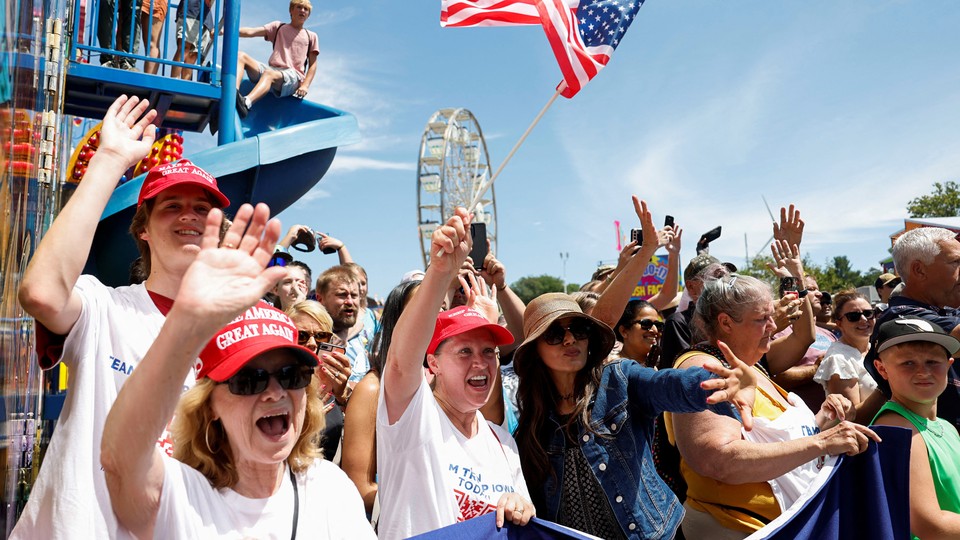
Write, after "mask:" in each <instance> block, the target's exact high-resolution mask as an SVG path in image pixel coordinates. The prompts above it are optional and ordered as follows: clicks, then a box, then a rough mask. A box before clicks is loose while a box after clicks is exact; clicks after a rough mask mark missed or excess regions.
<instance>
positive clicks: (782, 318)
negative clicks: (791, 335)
mask: <svg viewBox="0 0 960 540" xmlns="http://www.w3.org/2000/svg"><path fill="white" fill-rule="evenodd" d="M802 305H803V300H801V299H799V298H797V296H796V293H794V294H785V295H783V297H782V298H780V300H777V301H776V302H774V303H773V322H774V324H776V325H777V329H778V330H783V329H784V328H786V327H788V326H790V325H791V324H793V321H795V320H797V319H799V318H800V315H801V310H800V307H801V306H802Z"/></svg>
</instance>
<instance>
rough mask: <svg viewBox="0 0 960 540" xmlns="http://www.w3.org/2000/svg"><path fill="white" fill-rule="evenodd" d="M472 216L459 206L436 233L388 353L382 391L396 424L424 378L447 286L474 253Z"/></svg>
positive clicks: (389, 416)
mask: <svg viewBox="0 0 960 540" xmlns="http://www.w3.org/2000/svg"><path fill="white" fill-rule="evenodd" d="M470 219H471V218H470V215H469V214H468V213H467V211H466V210H465V209H463V208H457V210H456V212H455V213H454V215H453V217H451V218H450V219H448V220H447V222H446V224H444V225H443V226H442V227H439V228H437V230H436V231H434V232H433V239H432V242H431V243H430V253H431V257H430V266H429V267H428V268H427V271H426V274H425V275H424V277H423V281H422V282H421V283H420V289H418V290H417V294H415V295H413V298H412V299H411V300H410V304H409V305H407V307H406V308H404V310H403V314H402V315H400V320H398V321H397V326H396V328H395V329H394V333H393V336H394V339H393V343H391V345H390V351H389V352H387V362H386V365H385V366H384V372H383V380H382V384H381V391H382V392H383V397H384V402H385V404H386V406H387V421H388V422H389V423H391V424H393V423H396V422H397V421H398V420H399V419H400V417H401V416H403V413H404V411H406V410H407V406H408V405H409V404H410V400H412V399H413V396H414V394H416V392H417V388H419V387H420V382H421V380H422V379H423V358H424V355H425V354H426V352H427V347H428V346H429V344H430V339H431V338H432V337H433V328H434V325H435V323H436V320H437V313H439V312H440V305H441V304H442V303H443V299H444V295H445V294H446V292H447V286H448V285H449V283H450V282H451V281H452V280H453V279H454V278H455V277H456V275H457V272H458V271H459V270H460V265H461V264H463V261H464V260H466V258H467V255H468V254H469V253H470V247H471V246H470V231H469V227H470Z"/></svg>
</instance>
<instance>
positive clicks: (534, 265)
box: [188, 0, 960, 296]
mask: <svg viewBox="0 0 960 540" xmlns="http://www.w3.org/2000/svg"><path fill="white" fill-rule="evenodd" d="M286 6H287V4H286V2H283V1H281V0H278V1H276V2H269V3H267V2H246V3H245V4H244V9H243V13H242V24H243V25H244V26H257V25H259V24H262V23H265V22H268V21H270V20H274V19H280V20H289V17H288V14H287V9H286ZM439 13H440V2H439V0H416V1H410V0H405V1H397V0H336V1H322V0H315V4H314V10H313V14H312V16H311V18H310V20H309V21H308V26H309V27H310V29H312V30H314V31H316V32H317V33H318V34H319V37H320V47H321V52H320V64H319V73H318V76H317V78H316V79H315V81H314V83H313V86H312V88H311V91H310V94H309V95H308V97H307V98H308V99H311V100H315V101H318V102H322V103H325V104H328V105H331V106H334V107H337V108H340V109H343V110H346V111H349V112H351V113H353V114H354V115H356V117H357V118H358V120H359V122H360V126H361V131H362V135H363V142H361V143H360V144H357V145H354V146H350V147H345V148H342V149H341V150H340V151H339V153H338V155H337V158H336V159H335V161H334V164H333V166H332V168H331V170H330V172H329V173H328V174H327V176H326V177H325V178H324V179H323V181H322V182H321V183H320V184H319V185H318V186H317V187H316V188H314V190H313V191H312V192H311V193H310V194H308V196H307V197H305V198H304V199H303V200H301V201H300V202H299V203H297V204H296V205H295V206H293V207H291V208H290V209H288V210H286V211H284V212H283V213H282V214H281V215H280V218H281V220H282V221H283V223H284V226H285V228H286V226H288V225H289V224H291V223H304V224H308V225H310V226H312V227H314V228H315V229H317V230H322V231H325V232H328V233H329V234H331V235H333V236H336V237H338V238H340V239H342V240H344V241H345V242H346V243H347V245H348V246H349V248H350V250H351V252H352V253H353V255H354V258H355V259H356V260H357V262H359V263H360V264H362V265H363V266H364V267H366V268H367V270H368V272H369V274H370V290H371V292H372V293H376V294H379V295H381V296H385V295H386V294H387V292H389V290H390V288H391V287H392V286H393V285H394V284H395V283H397V281H398V280H399V278H400V276H401V275H402V274H403V273H404V272H405V271H407V270H410V269H413V268H416V267H418V266H420V265H421V262H420V251H419V243H418V237H417V229H416V225H417V219H416V160H417V155H418V150H419V143H420V136H421V134H422V131H423V128H424V124H425V123H426V121H427V119H428V118H429V116H430V114H431V113H432V112H434V111H435V110H437V109H439V108H442V107H465V108H468V109H470V110H471V111H473V113H474V114H475V115H476V116H477V118H478V120H479V122H480V125H481V127H482V128H483V131H484V133H485V134H486V135H487V146H488V148H489V151H490V158H491V162H492V163H493V165H494V167H496V165H498V164H499V163H500V162H501V160H502V159H503V158H504V157H505V156H506V154H507V152H508V151H509V150H510V148H511V147H512V146H513V144H514V142H516V140H517V139H518V138H519V137H520V135H521V134H522V133H523V130H524V129H525V128H526V127H527V125H528V124H529V122H530V121H531V120H532V119H533V117H534V116H535V115H536V113H537V111H538V110H539V109H540V108H541V107H542V106H543V105H544V104H545V103H546V101H547V100H548V99H549V98H550V96H551V95H552V93H553V89H554V87H555V85H556V84H557V83H558V82H559V80H560V72H559V69H558V68H557V65H556V63H555V60H554V58H553V56H552V53H551V51H550V48H549V45H548V43H547V40H546V37H545V36H544V33H543V31H542V29H540V28H539V27H511V28H469V29H462V28H440V25H439ZM957 28H960V3H957V2H955V1H930V0H923V1H886V2H883V1H869V2H868V1H850V2H823V1H821V2H799V1H789V2H786V1H785V2H767V1H759V0H749V1H748V0H744V1H739V2H718V1H715V0H713V1H706V0H687V1H667V0H648V1H647V3H646V4H645V5H644V6H643V8H642V9H641V10H640V13H639V16H638V18H637V20H636V21H635V22H634V23H633V25H632V26H631V27H630V30H629V31H628V33H627V35H626V37H625V38H624V40H623V41H622V43H621V45H620V47H619V48H618V49H617V51H616V53H615V55H614V56H613V59H612V60H611V62H610V64H609V65H608V66H607V67H606V68H605V69H604V70H603V71H602V72H601V73H600V75H599V76H598V77H597V78H596V79H594V81H593V82H591V83H590V84H589V85H587V87H586V88H585V89H584V90H583V91H582V92H581V93H580V94H579V95H578V96H576V97H575V98H574V99H572V100H566V99H564V98H560V99H559V100H558V101H557V102H556V103H555V104H554V106H553V107H552V109H551V110H550V111H549V112H548V113H547V115H546V116H545V118H544V119H543V121H542V122H541V123H540V125H539V126H538V127H537V128H536V129H535V130H534V132H533V133H532V135H531V136H530V138H529V139H528V140H527V142H526V144H525V145H524V146H523V147H522V148H521V150H520V151H519V152H518V154H517V155H516V156H515V157H514V159H513V160H512V162H511V163H510V164H509V165H508V166H507V168H506V169H505V171H504V173H503V174H502V175H501V177H500V178H499V179H498V180H497V183H496V192H497V203H498V205H497V213H498V216H499V229H500V244H499V253H498V255H499V258H500V259H501V260H502V261H503V262H504V263H505V264H506V266H507V270H508V279H509V280H510V281H514V280H516V279H518V278H520V277H523V276H527V275H533V274H542V273H547V274H552V275H556V276H560V275H561V274H562V272H563V266H562V263H561V258H560V253H561V252H566V253H569V254H570V256H569V260H568V262H567V265H566V278H567V280H568V281H573V282H578V283H581V282H583V281H585V280H587V279H589V276H590V274H591V273H592V272H593V270H594V268H595V267H596V265H597V262H598V261H599V260H605V261H609V260H612V259H615V258H616V255H617V251H616V249H615V243H616V240H615V237H614V233H613V221H614V220H621V221H622V222H623V223H624V230H625V231H627V230H629V228H630V227H631V226H633V225H634V224H635V223H636V217H635V214H634V213H633V209H632V206H631V204H630V195H631V194H637V195H639V196H641V197H642V198H645V199H646V200H648V201H649V202H650V204H651V208H652V210H653V212H654V219H655V222H656V223H658V224H659V223H662V220H663V215H664V214H667V213H669V214H672V215H674V216H675V217H676V220H677V223H678V224H679V225H680V226H682V227H683V228H684V231H685V234H684V240H685V241H684V249H683V258H684V260H688V259H689V258H690V257H692V256H693V254H694V245H695V244H696V240H697V238H699V236H700V234H702V233H703V232H705V231H706V230H708V229H710V228H712V227H714V226H716V225H723V236H722V237H721V238H720V240H718V241H716V242H715V243H714V244H713V245H712V248H711V252H712V253H713V254H715V255H717V256H719V257H721V258H724V259H727V260H731V261H733V262H735V263H737V264H742V262H743V260H744V254H745V249H744V235H746V238H747V244H748V248H749V254H750V255H751V256H753V255H754V254H755V253H756V252H757V251H758V250H760V249H761V248H762V247H763V243H764V242H765V241H766V240H767V239H768V238H769V236H770V233H771V227H770V219H769V217H768V215H767V211H766V209H765V208H764V205H763V201H762V200H761V195H764V196H766V198H767V200H768V201H769V202H770V205H771V206H772V207H773V209H774V211H775V212H776V211H777V209H778V208H779V207H780V206H781V205H786V204H789V203H791V202H793V203H796V204H797V205H798V206H799V208H800V209H801V211H802V214H803V216H804V218H805V220H806V222H807V230H806V234H805V238H804V245H803V246H802V250H803V251H804V252H806V253H809V254H810V256H812V258H813V259H814V260H815V261H817V262H821V263H822V262H824V261H826V260H827V259H828V258H829V257H832V256H834V255H847V256H848V257H849V258H850V259H851V261H852V262H853V265H854V267H856V268H859V269H862V270H866V269H868V268H869V267H871V266H877V262H878V261H879V260H880V259H882V258H884V257H885V256H887V248H888V247H889V238H888V236H889V235H890V234H891V233H893V232H895V231H896V230H898V229H899V228H900V227H902V226H903V218H904V217H906V211H905V205H906V203H907V201H909V200H910V199H911V198H913V197H915V196H917V195H921V194H924V193H928V192H929V191H930V189H931V185H932V183H933V182H935V181H941V182H942V181H946V180H951V179H954V180H956V179H960V129H958V126H960V54H958V51H960V32H958V31H957ZM240 48H241V50H244V51H247V52H249V53H251V54H253V55H255V56H259V57H262V58H264V59H265V58H266V57H267V55H268V54H269V50H270V49H269V44H267V43H266V42H263V41H262V40H256V39H249V40H241V43H240ZM193 144H195V147H199V146H201V145H203V144H204V141H196V142H194V143H193ZM188 153H189V149H188ZM304 260H305V261H306V262H307V263H308V264H310V265H311V266H313V267H314V271H315V272H317V271H319V270H322V269H323V268H325V267H326V266H329V265H330V264H333V263H334V262H335V256H326V257H322V256H320V255H308V256H306V257H304Z"/></svg>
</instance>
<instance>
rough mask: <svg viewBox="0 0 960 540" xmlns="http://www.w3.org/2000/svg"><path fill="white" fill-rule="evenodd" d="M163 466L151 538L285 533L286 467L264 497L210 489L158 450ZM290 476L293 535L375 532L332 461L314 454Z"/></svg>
mask: <svg viewBox="0 0 960 540" xmlns="http://www.w3.org/2000/svg"><path fill="white" fill-rule="evenodd" d="M163 468H164V470H163V490H162V492H161V495H160V508H159V511H158V513H157V524H156V527H155V528H154V533H153V536H154V538H220V539H234V538H236V539H242V538H257V539H261V540H265V539H277V540H286V539H288V538H290V537H291V532H292V528H293V510H294V500H295V499H294V492H293V484H292V483H291V481H290V472H289V470H288V469H287V468H286V467H284V473H283V475H284V476H283V481H282V482H281V484H280V489H279V490H277V492H276V493H275V494H273V496H271V497H267V498H265V499H249V498H247V497H244V496H243V495H240V494H239V493H237V492H236V491H233V490H232V489H229V488H223V489H214V488H213V487H211V486H210V482H209V481H208V480H207V479H206V477H204V476H203V475H202V474H201V473H200V472H199V471H197V470H196V469H194V468H192V467H190V466H188V465H184V464H183V463H180V462H179V461H177V460H175V459H173V458H169V457H166V456H164V460H163ZM296 479H297V498H298V499H299V511H298V512H297V538H343V539H349V540H354V539H363V538H371V539H375V538H376V535H374V534H373V528H372V527H370V523H369V522H368V521H367V517H366V514H365V513H364V510H363V500H362V499H360V493H359V492H357V487H356V486H355V485H354V484H353V482H351V481H350V479H349V478H347V475H345V474H344V473H343V471H341V470H340V469H339V468H337V466H336V465H333V464H331V463H330V462H329V461H325V460H323V459H316V460H314V462H313V465H311V466H310V467H309V468H308V469H307V470H306V471H305V472H303V473H300V474H298V475H296Z"/></svg>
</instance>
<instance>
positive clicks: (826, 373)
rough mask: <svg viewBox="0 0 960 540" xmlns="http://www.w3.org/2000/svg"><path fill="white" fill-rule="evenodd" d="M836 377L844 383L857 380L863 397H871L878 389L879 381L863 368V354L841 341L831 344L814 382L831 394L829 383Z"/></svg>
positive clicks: (814, 377)
mask: <svg viewBox="0 0 960 540" xmlns="http://www.w3.org/2000/svg"><path fill="white" fill-rule="evenodd" d="M834 375H839V377H840V380H844V381H847V380H850V379H856V380H857V383H858V384H859V385H860V396H861V397H865V396H868V395H870V394H871V393H872V392H873V391H874V390H876V388H877V381H875V380H873V377H872V376H871V375H870V373H869V372H867V370H866V369H865V368H864V367H863V353H861V352H860V351H859V350H857V349H856V348H855V347H851V346H850V345H847V344H846V343H843V342H840V341H837V342H834V343H831V344H830V348H828V349H827V352H826V353H824V357H823V361H822V362H820V367H819V368H817V373H816V374H815V375H814V376H813V380H815V381H817V382H818V383H820V384H821V385H823V390H824V392H827V393H829V390H827V383H828V382H829V381H830V379H831V378H832V377H833V376H834Z"/></svg>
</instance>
